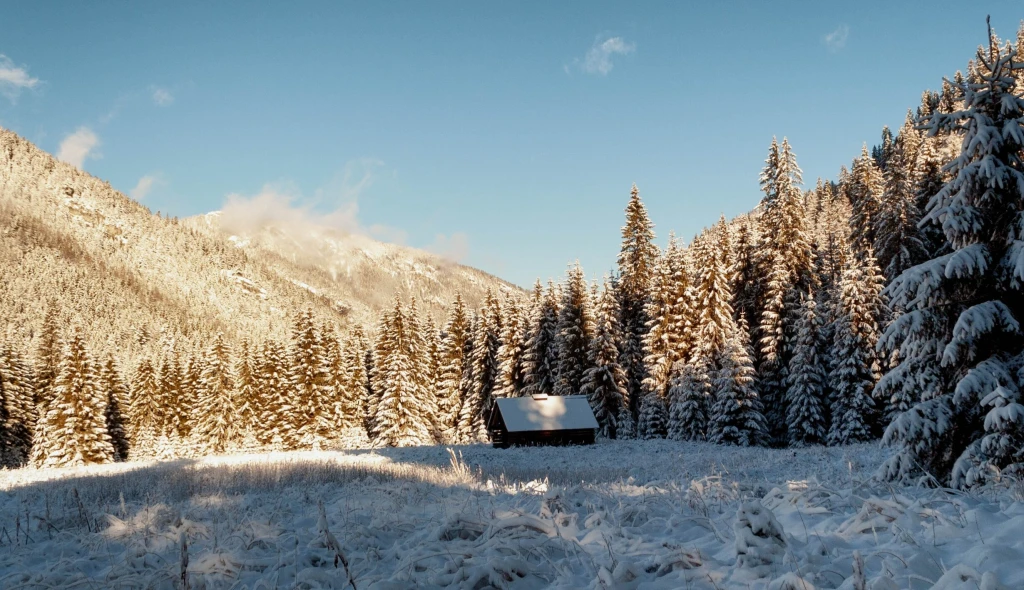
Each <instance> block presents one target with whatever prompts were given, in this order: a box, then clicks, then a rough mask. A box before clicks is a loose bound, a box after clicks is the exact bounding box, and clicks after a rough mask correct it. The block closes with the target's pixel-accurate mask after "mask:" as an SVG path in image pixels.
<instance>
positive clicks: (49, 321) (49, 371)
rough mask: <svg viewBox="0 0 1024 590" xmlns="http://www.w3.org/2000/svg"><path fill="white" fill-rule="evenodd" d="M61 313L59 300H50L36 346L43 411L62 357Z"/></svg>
mask: <svg viewBox="0 0 1024 590" xmlns="http://www.w3.org/2000/svg"><path fill="white" fill-rule="evenodd" d="M59 313H60V308H59V306H58V305H57V301H56V300H54V299H51V300H50V301H48V302H47V304H46V311H45V315H44V316H43V327H42V329H41V330H40V332H39V339H38V345H37V347H36V358H35V361H36V362H35V376H36V395H37V396H38V402H39V404H40V406H42V407H41V409H42V410H43V411H45V405H46V403H47V402H48V400H49V399H50V385H51V384H52V383H53V379H54V377H56V376H57V364H58V363H59V362H60V358H61V349H60V347H61V342H60V317H59Z"/></svg>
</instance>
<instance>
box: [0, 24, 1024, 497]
mask: <svg viewBox="0 0 1024 590" xmlns="http://www.w3.org/2000/svg"><path fill="white" fill-rule="evenodd" d="M766 144H767V145H766V150H767V157H766V159H765V162H764V166H763V168H762V170H761V175H760V188H761V196H760V202H759V203H758V204H757V206H756V208H754V209H753V210H752V211H751V212H750V213H748V214H745V215H741V216H739V217H736V218H733V219H726V218H724V217H723V218H721V219H719V220H718V221H717V222H716V223H714V224H713V225H711V226H710V227H708V228H707V229H705V230H704V231H703V232H701V233H700V234H699V235H696V236H693V237H692V238H691V239H689V240H688V241H687V240H685V239H683V238H681V237H676V236H671V237H669V239H668V242H667V245H666V246H665V247H664V248H660V247H659V246H658V245H657V244H656V241H657V239H656V234H655V220H652V219H651V218H650V217H649V216H648V214H647V211H646V209H645V206H644V203H643V200H642V199H641V193H640V191H639V189H638V188H637V187H636V186H635V185H634V186H633V187H632V189H631V191H629V195H628V200H626V206H625V222H624V225H623V227H622V230H621V251H620V254H619V257H618V259H617V261H616V263H617V269H616V271H615V272H614V273H613V274H611V275H610V276H605V277H603V279H601V280H600V281H595V280H593V279H588V276H587V274H586V273H585V272H584V269H582V268H581V267H580V266H579V264H575V265H572V266H570V267H569V269H568V271H567V273H566V275H565V277H564V279H563V280H562V281H561V282H560V283H557V284H556V283H554V282H548V283H547V284H542V283H541V282H540V281H538V282H537V283H536V285H534V287H533V289H532V290H530V291H529V292H519V291H516V290H503V291H495V290H490V291H488V292H487V293H486V294H485V295H484V296H483V297H482V301H481V302H480V305H479V306H478V307H477V308H475V309H474V308H473V307H472V306H470V305H469V304H468V303H467V302H466V300H464V296H463V295H462V294H456V295H455V296H454V297H453V299H452V301H451V302H450V305H449V306H448V309H447V312H446V314H445V315H444V316H443V317H442V316H441V314H439V313H436V312H432V311H431V310H430V309H428V308H427V306H425V305H424V302H423V301H422V300H419V299H418V298H417V297H414V296H396V297H395V298H394V300H393V301H392V302H391V303H390V305H388V306H387V308H386V311H384V312H383V313H381V314H380V317H379V318H378V320H377V321H376V322H375V323H367V324H365V325H362V324H360V323H357V322H345V323H343V324H342V323H340V322H338V323H334V322H330V321H328V320H327V319H325V317H324V316H323V315H322V314H317V313H314V311H313V310H312V308H309V307H306V308H301V307H300V308H298V309H294V310H289V311H290V314H291V315H290V319H289V329H288V331H287V335H286V336H284V335H281V334H270V335H266V334H260V333H257V334H254V336H253V337H252V338H251V339H250V338H247V337H244V336H239V335H237V334H235V333H233V332H229V331H227V330H226V331H225V332H229V333H216V332H215V333H214V334H213V335H212V336H211V337H210V338H208V339H206V340H205V341H203V342H196V341H195V340H194V339H188V338H182V337H181V336H180V334H179V333H178V332H177V331H176V330H175V329H174V327H173V326H171V325H168V326H167V328H166V329H165V330H163V331H161V332H153V331H150V330H136V331H133V332H132V333H131V334H130V336H129V337H130V338H131V339H132V341H133V342H134V347H133V348H132V351H133V352H132V354H130V355H120V354H118V352H117V350H116V349H117V347H116V346H114V347H110V346H108V347H103V346H96V345H95V344H90V342H94V341H95V338H91V337H90V335H88V334H84V333H83V328H85V327H87V326H84V325H83V324H84V323H83V322H81V321H77V322H76V321H75V319H74V318H70V321H67V320H68V318H67V316H66V314H62V313H61V304H62V303H61V300H60V298H59V297H55V298H54V299H52V300H50V301H48V302H44V303H40V305H41V309H42V308H45V312H44V315H43V319H42V321H41V323H40V326H41V327H40V328H39V329H37V330H33V331H32V333H31V334H25V333H23V332H14V331H9V332H8V334H7V335H6V336H3V337H2V338H3V340H2V342H0V401H2V404H0V449H2V462H3V464H4V465H5V466H7V467H18V466H24V465H34V466H42V467H56V466H66V465H80V464H93V463H104V462H111V461H123V460H128V459H136V458H148V457H161V458H162V457H176V456H189V455H194V454H207V453H222V452H230V451H245V450H258V449H275V450H292V449H317V448H329V447H335V446H339V445H342V446H346V445H355V444H368V443H369V444H374V445H385V446H404V445H426V444H466V443H471V442H477V441H486V440H487V431H486V421H487V418H488V416H489V412H490V410H491V407H492V405H493V403H494V400H495V398H500V397H511V396H522V395H530V394H533V393H550V394H553V395H577V394H583V395H586V396H588V398H589V400H590V403H591V406H592V408H593V409H594V413H595V416H596V417H597V419H598V422H599V425H600V434H601V436H603V437H606V438H616V439H623V438H644V439H650V438H669V439H676V440H687V441H708V442H710V443H716V444H723V445H742V446H773V447H781V446H804V445H845V444H849V443H856V442H863V441H872V440H880V441H882V442H883V443H884V444H886V445H888V446H890V447H891V448H892V454H891V457H890V459H889V460H888V461H887V462H886V463H885V464H884V465H883V466H882V467H881V468H880V470H879V475H880V476H882V477H885V478H887V479H892V480H903V481H926V482H930V483H932V484H935V485H944V486H945V485H953V486H957V487H966V486H971V485H974V484H978V483H983V482H985V481H987V480H988V479H989V478H991V477H993V476H995V475H998V474H1017V475H1020V471H1021V470H1022V469H1024V405H1022V403H1021V402H1022V400H1021V394H1022V392H1024V334H1022V331H1021V325H1020V322H1021V321H1022V320H1024V286H1022V285H1024V159H1022V158H1024V27H1022V28H1021V31H1020V32H1019V33H1018V35H1017V37H1016V40H1015V42H1013V43H1011V42H1004V41H1001V40H999V39H998V38H996V37H994V36H993V37H991V38H990V40H989V42H988V43H987V44H986V45H984V46H982V47H980V48H979V50H978V52H977V54H976V55H975V57H974V58H973V59H972V60H971V61H970V62H969V63H968V65H967V67H966V70H965V72H964V73H961V72H956V74H955V75H953V76H952V77H950V78H949V79H946V80H943V81H942V85H941V87H940V88H939V89H937V90H935V91H931V90H929V91H925V92H924V93H923V94H922V96H921V101H920V104H918V105H915V106H914V107H913V108H912V109H911V110H909V111H908V112H907V115H906V119H905V122H904V123H903V125H902V126H901V127H900V128H899V129H897V130H895V131H893V130H890V129H888V128H883V129H882V132H881V137H880V139H879V141H878V143H877V145H872V146H868V145H865V146H864V147H863V149H862V150H861V152H860V153H859V154H852V156H853V159H852V161H851V162H850V163H849V164H848V165H846V166H842V167H840V168H839V170H838V171H837V174H836V177H835V178H834V179H830V180H826V179H816V180H814V181H813V182H805V179H804V178H803V177H802V173H801V170H800V166H799V164H798V156H797V148H799V147H801V146H792V145H790V143H789V141H788V140H786V139H785V138H783V139H781V141H777V140H776V139H772V140H771V141H770V143H769V142H767V141H766ZM812 148H813V146H804V147H803V148H802V149H812ZM811 185H813V186H811ZM805 187H810V188H805ZM624 192H625V191H624ZM624 196H625V195H624ZM666 222H670V220H666ZM659 223H664V222H662V221H659Z"/></svg>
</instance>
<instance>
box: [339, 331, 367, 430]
mask: <svg viewBox="0 0 1024 590" xmlns="http://www.w3.org/2000/svg"><path fill="white" fill-rule="evenodd" d="M366 352H367V351H366V336H365V335H364V334H363V329H362V328H361V327H359V326H354V327H353V328H352V332H351V333H349V335H348V338H346V339H345V341H344V346H343V348H342V351H341V362H342V364H343V365H344V369H343V372H344V375H345V378H346V382H345V385H344V389H343V391H342V394H341V395H342V399H341V408H342V415H343V422H342V427H343V428H362V427H363V423H364V416H365V413H366V409H365V408H364V404H365V402H366V396H367V394H368V391H367V376H366Z"/></svg>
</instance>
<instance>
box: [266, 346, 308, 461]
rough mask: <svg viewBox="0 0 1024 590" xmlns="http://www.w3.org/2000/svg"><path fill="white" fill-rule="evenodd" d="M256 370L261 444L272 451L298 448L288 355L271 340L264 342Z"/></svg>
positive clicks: (282, 347)
mask: <svg viewBox="0 0 1024 590" xmlns="http://www.w3.org/2000/svg"><path fill="white" fill-rule="evenodd" d="M257 364H258V368H257V375H258V377H257V383H258V387H259V391H260V393H259V397H260V399H261V400H262V402H261V404H260V405H261V410H262V411H261V414H260V422H261V424H262V428H261V429H260V438H261V442H262V443H263V444H266V445H270V447H271V448H273V449H279V450H280V449H294V448H297V441H298V435H297V431H296V429H295V424H296V422H297V419H296V418H295V416H294V412H295V406H294V397H293V395H292V393H293V390H292V389H291V388H289V387H288V361H287V353H286V351H285V348H284V346H282V345H281V343H280V342H278V341H276V340H273V339H270V340H267V341H266V342H264V343H263V346H262V347H261V350H260V355H259V360H258V363H257Z"/></svg>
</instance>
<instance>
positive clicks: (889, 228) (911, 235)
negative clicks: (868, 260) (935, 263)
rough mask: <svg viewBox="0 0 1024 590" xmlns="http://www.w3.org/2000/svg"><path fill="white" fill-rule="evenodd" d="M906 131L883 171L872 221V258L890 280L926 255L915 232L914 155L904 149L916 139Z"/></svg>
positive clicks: (907, 149) (916, 222) (898, 139)
mask: <svg viewBox="0 0 1024 590" xmlns="http://www.w3.org/2000/svg"><path fill="white" fill-rule="evenodd" d="M914 133H915V131H914V130H913V129H908V130H907V135H908V136H909V138H910V139H905V138H904V136H903V134H901V135H900V136H898V137H897V138H896V141H895V144H894V145H893V149H892V154H891V155H890V156H889V161H888V165H887V166H886V169H885V174H884V177H885V189H884V191H883V192H882V198H881V200H880V201H879V203H878V211H877V212H876V217H875V221H874V223H875V244H874V246H875V248H874V250H875V255H876V256H877V258H878V264H879V265H880V266H881V267H882V270H883V271H884V272H885V276H886V277H887V278H888V279H889V280H892V279H893V278H895V277H897V276H899V275H900V274H901V273H902V272H903V271H904V270H906V269H908V268H910V267H911V266H913V265H915V264H917V263H919V262H921V261H922V260H923V259H924V258H925V256H927V252H926V251H925V246H924V242H923V241H922V239H921V234H920V231H919V230H918V227H917V226H918V222H919V221H920V219H921V213H920V211H918V209H917V202H916V199H915V196H914V169H913V160H912V157H914V155H913V154H909V153H907V152H908V151H909V150H910V148H909V147H908V146H907V145H906V144H907V143H908V142H909V141H913V140H914V138H916V136H915V135H914Z"/></svg>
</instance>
